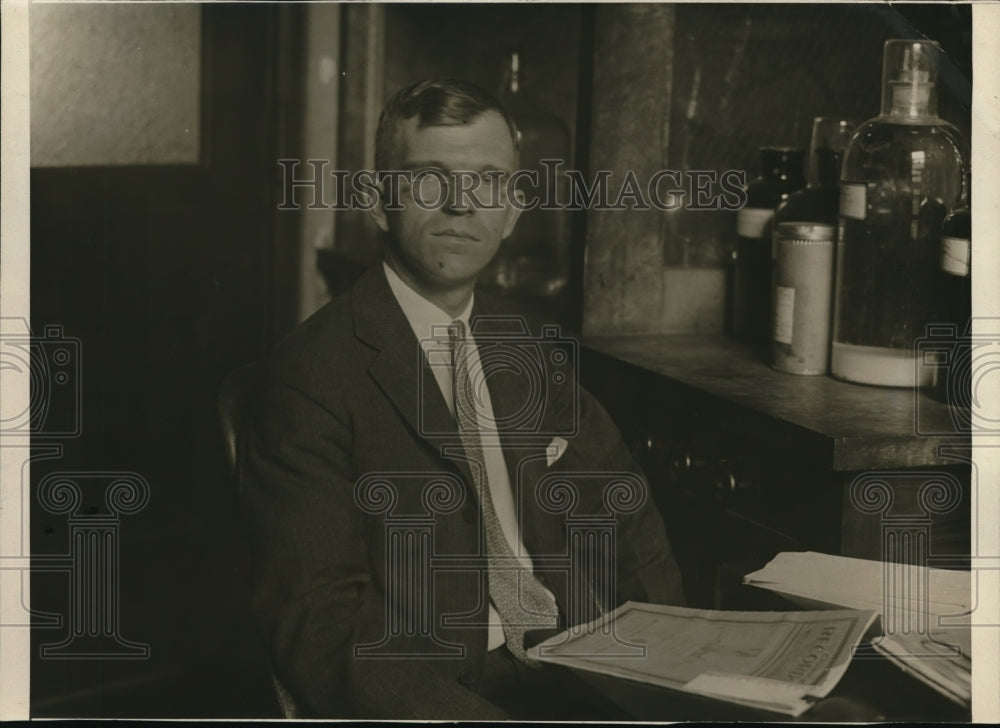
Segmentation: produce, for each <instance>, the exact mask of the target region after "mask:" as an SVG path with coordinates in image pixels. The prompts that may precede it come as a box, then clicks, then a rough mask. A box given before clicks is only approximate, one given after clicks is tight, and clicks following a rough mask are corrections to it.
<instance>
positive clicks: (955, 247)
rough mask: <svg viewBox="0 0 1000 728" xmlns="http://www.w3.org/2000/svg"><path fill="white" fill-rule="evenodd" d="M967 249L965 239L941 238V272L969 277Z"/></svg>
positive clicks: (967, 242)
mask: <svg viewBox="0 0 1000 728" xmlns="http://www.w3.org/2000/svg"><path fill="white" fill-rule="evenodd" d="M969 248H970V246H969V241H968V240H966V239H965V238H941V270H943V271H944V272H945V273H951V274H952V275H953V276H962V277H965V276H967V275H969Z"/></svg>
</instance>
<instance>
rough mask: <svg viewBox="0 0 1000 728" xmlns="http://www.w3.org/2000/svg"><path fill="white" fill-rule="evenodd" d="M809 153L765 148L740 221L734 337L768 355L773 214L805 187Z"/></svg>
mask: <svg viewBox="0 0 1000 728" xmlns="http://www.w3.org/2000/svg"><path fill="white" fill-rule="evenodd" d="M804 159H805V152H804V151H803V150H802V149H793V148H790V147H762V148H761V150H760V170H761V171H760V176H759V177H757V178H756V179H755V180H753V181H752V182H750V184H748V185H747V202H746V205H744V206H743V208H742V209H741V210H740V211H739V212H738V213H737V215H736V251H735V256H734V270H733V286H732V302H731V304H732V322H733V334H734V335H735V336H736V338H738V339H740V340H741V341H745V342H747V343H749V344H751V345H753V346H754V347H755V348H756V349H759V350H760V352H761V353H763V352H764V351H766V350H767V346H768V342H769V341H770V330H771V325H770V323H771V224H772V221H773V217H774V208H776V207H777V206H778V205H779V204H780V203H781V202H782V201H783V200H785V199H786V198H787V197H788V196H789V195H791V194H792V193H793V192H796V191H797V190H800V189H802V187H803V186H804V185H805V179H804V178H803V161H804Z"/></svg>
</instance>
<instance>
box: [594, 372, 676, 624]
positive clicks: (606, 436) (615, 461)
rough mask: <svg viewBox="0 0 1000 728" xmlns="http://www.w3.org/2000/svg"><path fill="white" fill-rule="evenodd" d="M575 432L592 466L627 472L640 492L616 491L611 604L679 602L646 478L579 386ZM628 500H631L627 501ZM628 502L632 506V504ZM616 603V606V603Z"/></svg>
mask: <svg viewBox="0 0 1000 728" xmlns="http://www.w3.org/2000/svg"><path fill="white" fill-rule="evenodd" d="M579 418H580V420H579V421H580V433H581V437H582V438H583V442H584V443H585V447H586V450H587V457H588V459H589V460H590V461H591V462H592V463H593V467H594V469H595V470H597V471H599V472H607V473H615V472H622V473H629V474H632V475H634V476H635V477H636V478H637V479H638V481H639V482H640V483H641V485H642V487H641V492H638V493H635V494H628V493H622V497H623V500H622V502H621V504H620V505H622V506H623V508H622V510H623V511H625V512H624V513H623V514H621V515H618V516H617V518H616V520H617V525H618V537H617V540H616V554H615V561H616V593H617V596H616V602H617V604H622V603H623V602H625V601H628V600H633V601H642V602H652V603H656V604H668V605H676V606H682V605H684V603H685V600H684V590H683V584H682V581H681V575H680V570H679V569H678V568H677V564H676V562H675V561H674V557H673V551H672V549H671V546H670V541H669V540H668V538H667V534H666V528H665V526H664V523H663V518H662V517H661V515H660V511H659V508H658V506H657V505H656V503H655V501H654V498H653V492H652V489H651V487H650V484H649V482H648V480H647V479H646V477H645V475H644V474H643V472H642V470H641V469H640V468H639V466H638V464H637V463H636V462H635V459H634V458H633V457H632V454H631V452H629V449H628V447H627V446H626V445H625V442H624V441H623V440H622V437H621V434H620V433H619V431H618V428H617V427H616V426H615V424H614V422H613V421H612V419H611V416H610V415H609V414H608V413H607V411H606V410H605V409H604V407H602V406H601V404H600V403H599V402H598V401H597V399H595V398H594V397H593V396H592V395H591V394H590V393H589V392H587V391H586V390H585V389H583V388H582V387H581V388H580V390H579ZM633 499H634V500H633ZM630 503H633V504H638V507H636V508H634V509H633V508H632V507H631V505H629V504H630ZM616 606H617V605H616Z"/></svg>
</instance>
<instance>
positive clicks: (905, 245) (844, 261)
mask: <svg viewBox="0 0 1000 728" xmlns="http://www.w3.org/2000/svg"><path fill="white" fill-rule="evenodd" d="M940 52H941V51H940V48H939V46H938V44H937V43H935V42H932V41H915V40H890V41H887V42H886V44H885V52H884V57H883V69H882V111H881V113H880V114H879V116H877V117H875V118H874V119H870V120H869V121H867V122H865V123H864V124H862V125H861V126H860V127H859V128H858V129H857V131H855V133H854V135H853V137H852V138H851V142H850V145H849V146H848V149H847V151H846V153H845V155H844V165H843V169H842V170H841V176H840V224H839V230H838V245H837V277H836V299H835V313H834V330H833V345H832V352H831V361H830V368H831V371H832V373H833V374H834V376H837V377H839V378H842V379H846V380H849V381H854V382H861V383H865V384H875V385H883V386H897V387H912V386H924V385H927V384H930V381H931V377H932V373H933V369H932V368H930V367H919V366H917V365H918V362H917V360H916V356H917V351H916V348H915V345H916V343H917V341H918V340H919V339H921V338H922V337H923V336H925V335H926V332H927V325H928V323H930V321H931V318H932V314H933V310H934V307H935V301H936V300H937V298H938V296H939V294H940V277H939V274H938V260H939V256H940V247H939V239H940V231H941V223H942V222H943V220H944V218H945V216H946V215H947V214H948V213H949V212H950V211H951V210H952V209H953V208H954V207H956V206H957V204H958V203H959V201H960V200H961V197H962V175H963V168H964V166H965V159H966V155H965V153H964V147H963V143H962V140H961V138H960V136H959V133H958V131H957V130H956V129H955V127H953V126H952V125H951V124H949V123H947V122H945V121H943V120H942V119H940V118H939V117H938V116H937V87H936V82H937V70H938V62H939V58H940Z"/></svg>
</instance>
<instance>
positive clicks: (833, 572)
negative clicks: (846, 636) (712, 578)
mask: <svg viewBox="0 0 1000 728" xmlns="http://www.w3.org/2000/svg"><path fill="white" fill-rule="evenodd" d="M744 581H745V583H747V584H751V585H753V586H758V587H762V588H764V589H769V590H771V591H774V592H778V593H780V594H783V595H785V596H787V597H788V598H790V599H792V600H793V601H795V602H797V603H799V604H801V605H803V606H808V607H817V606H819V607H825V608H829V607H850V608H854V609H874V610H877V611H878V612H879V615H880V618H881V619H880V625H879V632H881V634H880V635H878V636H876V637H875V638H874V639H872V646H873V647H874V648H875V649H876V650H878V651H879V652H880V653H881V654H883V655H885V656H886V657H887V658H888V659H889V660H891V661H892V662H893V663H894V664H895V665H897V666H898V667H900V668H901V669H903V670H904V671H906V672H907V673H909V674H910V675H913V676H914V677H916V678H918V679H919V680H921V681H923V682H924V683H926V684H927V685H930V686H931V687H932V688H934V689H935V690H937V691H938V692H940V693H941V694H942V695H945V696H946V697H948V698H949V699H951V700H953V701H955V702H956V703H959V704H960V705H963V706H966V707H967V706H968V705H969V704H970V701H971V683H972V661H971V657H970V654H971V649H972V644H971V643H972V634H971V629H970V627H969V622H968V615H969V613H970V611H971V606H970V605H971V603H972V592H971V576H970V574H969V572H967V571H947V570H943V569H928V568H926V567H921V566H911V565H906V564H886V563H884V562H881V561H868V560H865V559H851V558H847V557H843V556H831V555H829V554H818V553H813V552H801V553H797V552H796V553H781V554H778V555H777V556H776V557H775V558H774V559H773V560H772V561H771V562H770V563H769V564H768V565H767V566H765V567H764V568H763V569H761V570H760V571H756V572H754V573H752V574H748V575H747V576H746V578H745V579H744Z"/></svg>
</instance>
